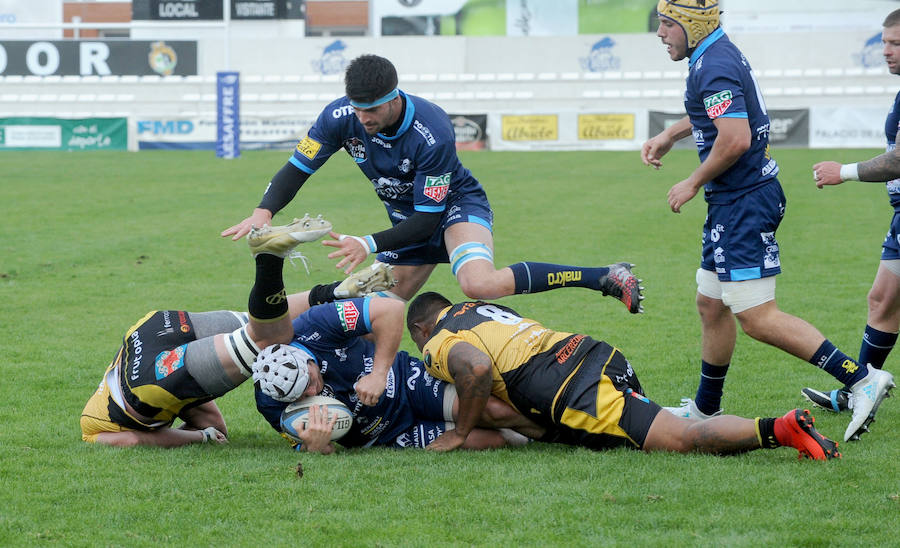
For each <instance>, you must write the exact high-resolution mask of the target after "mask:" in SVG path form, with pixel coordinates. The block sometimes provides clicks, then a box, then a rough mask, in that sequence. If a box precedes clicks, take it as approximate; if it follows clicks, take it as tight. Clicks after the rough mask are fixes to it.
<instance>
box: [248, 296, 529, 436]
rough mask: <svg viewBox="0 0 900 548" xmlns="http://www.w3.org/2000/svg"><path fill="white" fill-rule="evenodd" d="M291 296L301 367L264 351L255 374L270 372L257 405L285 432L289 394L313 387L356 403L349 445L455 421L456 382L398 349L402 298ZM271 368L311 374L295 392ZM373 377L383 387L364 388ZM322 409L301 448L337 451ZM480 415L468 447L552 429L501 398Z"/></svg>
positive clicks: (420, 432)
mask: <svg viewBox="0 0 900 548" xmlns="http://www.w3.org/2000/svg"><path fill="white" fill-rule="evenodd" d="M289 301H290V308H291V315H292V316H296V318H295V319H294V321H293V328H294V337H293V340H292V341H291V342H290V345H292V346H293V347H294V349H291V351H292V352H294V353H295V354H296V355H297V356H299V357H300V359H299V360H293V359H292V360H290V364H293V363H294V362H295V361H300V362H302V365H301V367H300V371H299V372H298V371H293V370H291V371H281V370H279V368H281V367H284V365H285V362H286V360H285V357H284V356H283V355H282V354H280V353H274V354H269V355H268V356H267V357H265V359H263V358H264V356H262V355H261V356H260V359H259V360H257V361H256V362H254V364H253V369H254V375H253V376H254V380H262V382H259V383H257V386H256V405H257V409H258V410H259V412H260V413H261V414H262V415H263V416H264V417H265V418H266V420H267V421H268V422H269V424H271V425H272V427H273V428H274V429H275V430H276V431H278V432H281V425H280V418H281V414H282V412H283V411H284V409H285V408H286V407H287V406H288V405H289V401H284V400H295V399H299V398H301V397H303V396H313V395H323V396H329V397H332V398H336V399H338V400H340V401H341V402H342V403H343V404H344V405H346V406H347V407H348V408H349V409H350V410H351V412H352V414H353V417H354V421H353V427H352V428H351V430H350V432H348V433H347V434H345V435H344V436H343V437H342V438H340V440H338V443H339V444H340V445H342V446H344V447H393V448H402V447H417V448H423V447H426V446H427V445H428V444H430V443H431V442H432V441H434V440H435V439H437V438H438V437H439V436H440V435H441V434H443V433H444V432H446V431H447V430H448V429H452V428H453V420H454V418H455V416H456V413H457V409H458V400H457V398H456V390H455V388H454V386H453V385H452V384H448V383H446V382H444V381H440V380H437V379H435V378H433V377H432V376H431V375H429V374H428V373H427V372H426V371H425V365H424V364H423V363H422V362H421V361H420V360H418V359H416V358H413V357H412V356H410V355H409V354H407V353H406V352H403V351H398V349H399V345H400V340H401V338H402V336H403V325H404V322H403V311H404V307H405V305H404V304H403V303H402V302H401V301H399V300H397V299H392V298H385V297H378V296H370V297H364V298H354V299H348V300H342V301H337V302H333V303H327V304H319V305H316V306H313V307H311V308H310V307H309V304H308V303H309V292H306V293H300V294H296V295H291V296H289ZM301 312H302V313H301ZM288 367H290V368H291V369H293V367H294V366H293V365H288ZM267 375H268V376H270V378H286V377H287V376H288V375H290V376H291V377H293V376H299V377H301V378H303V377H304V376H305V377H306V378H307V379H308V380H307V381H306V382H305V383H302V384H300V385H299V386H296V385H294V390H293V392H288V393H286V394H279V393H278V392H277V391H276V390H274V389H273V388H272V386H273V385H272V384H269V383H268V382H266V380H265V378H266V376H267ZM367 381H372V383H373V384H372V386H377V387H382V391H378V392H377V394H376V393H375V392H374V391H363V390H361V389H360V385H361V384H363V383H365V382H367ZM276 398H277V399H276ZM319 413H320V411H319V410H317V409H316V408H315V407H313V408H312V409H311V410H310V421H309V427H308V428H307V429H305V430H304V431H302V432H300V433H299V435H300V439H301V440H302V443H301V444H298V445H295V448H297V449H298V450H303V451H310V452H316V453H323V454H329V453H332V452H333V451H334V445H333V444H332V443H330V434H331V429H332V426H333V421H332V423H331V424H329V423H328V422H327V421H325V420H324V416H323V415H319ZM477 422H478V424H479V425H481V426H483V427H485V428H475V429H474V431H473V433H472V435H471V436H470V438H469V439H468V440H467V443H466V444H465V445H464V447H465V448H468V449H487V448H495V447H501V446H504V445H508V444H510V443H524V442H525V441H527V439H526V437H525V436H528V437H541V436H542V435H543V434H544V430H543V428H541V427H539V426H537V425H536V424H534V423H532V422H531V421H530V420H528V419H526V418H525V417H524V416H522V415H521V414H519V413H517V412H516V411H515V410H514V409H513V408H512V407H510V406H509V405H507V404H505V403H503V402H502V401H500V400H499V399H496V398H493V399H492V400H491V401H490V402H487V405H486V406H485V408H484V409H483V412H482V413H481V414H480V417H479V418H478V421H477ZM498 428H512V429H515V430H516V431H518V432H521V433H522V434H524V435H517V434H515V433H513V432H509V431H507V430H503V431H501V430H497V429H498Z"/></svg>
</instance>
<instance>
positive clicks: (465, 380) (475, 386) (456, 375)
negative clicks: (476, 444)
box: [428, 342, 494, 451]
mask: <svg viewBox="0 0 900 548" xmlns="http://www.w3.org/2000/svg"><path fill="white" fill-rule="evenodd" d="M447 366H448V369H449V371H450V374H451V375H452V376H453V383H454V384H455V385H456V393H457V396H458V397H459V414H458V416H457V419H456V429H455V430H448V431H447V432H444V433H443V434H442V435H441V436H440V437H438V438H437V439H436V440H434V441H433V442H432V443H431V444H430V445H429V446H428V449H429V450H430V451H452V450H453V449H456V448H458V447H460V446H462V444H463V443H465V441H466V437H467V436H468V435H469V432H471V431H472V429H473V428H475V425H476V423H477V422H478V420H479V418H480V417H481V415H482V413H483V412H484V408H485V406H486V405H487V401H488V398H489V397H490V396H491V388H492V387H493V378H492V375H491V372H492V371H493V368H494V365H493V363H492V362H491V358H490V357H489V356H488V355H487V354H485V353H484V352H482V351H480V350H478V349H477V348H475V347H474V346H472V345H471V344H468V343H464V342H460V343H456V345H454V346H453V348H451V349H450V352H449V355H448V359H447Z"/></svg>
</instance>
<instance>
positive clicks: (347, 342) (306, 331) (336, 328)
mask: <svg viewBox="0 0 900 548" xmlns="http://www.w3.org/2000/svg"><path fill="white" fill-rule="evenodd" d="M369 300H370V298H368V297H365V298H359V299H349V300H346V301H336V302H333V303H326V304H320V305H317V306H314V307H312V308H310V309H309V310H308V311H307V312H305V313H304V314H301V315H300V316H299V317H298V318H297V319H295V320H294V340H293V342H292V343H291V344H294V345H296V346H299V347H301V348H304V349H306V350H307V351H308V352H310V353H311V354H312V355H313V356H314V357H315V359H316V362H317V363H318V365H319V370H320V371H321V372H322V379H323V381H324V383H325V387H324V389H323V390H322V393H321V394H322V395H323V396H330V397H332V398H335V399H338V400H340V401H341V402H342V403H343V404H344V405H346V406H347V407H348V408H349V409H350V411H351V412H352V413H353V417H354V421H353V427H352V428H351V430H350V432H348V433H347V434H346V435H345V436H344V437H343V438H341V439H340V441H339V443H340V444H341V445H344V446H345V447H356V446H367V445H372V444H373V443H375V442H377V441H378V440H379V438H380V439H381V440H385V441H386V442H389V441H391V440H393V439H394V438H395V437H397V436H399V435H400V434H401V433H402V432H403V431H405V430H406V429H408V428H409V427H411V426H412V425H413V424H414V423H415V418H414V416H413V413H412V410H411V407H410V405H409V403H408V401H407V392H406V383H407V379H408V378H409V377H410V376H411V375H420V374H423V373H424V371H425V366H424V364H422V363H421V362H420V361H418V360H416V359H414V358H412V357H410V356H409V355H408V354H407V353H406V352H398V353H397V356H396V358H394V363H393V364H392V366H391V369H390V371H389V372H388V377H387V387H386V388H385V391H384V394H382V396H381V399H380V400H379V401H378V404H377V405H375V406H373V407H368V406H366V405H363V404H362V403H360V401H359V399H358V397H357V395H356V391H355V389H354V387H353V386H354V385H355V384H356V382H357V381H358V380H359V379H360V378H362V377H363V376H364V375H366V374H367V373H370V372H371V371H372V364H373V362H374V356H375V343H373V342H371V341H369V340H366V339H363V338H362V335H365V334H367V333H370V332H371V328H372V325H371V320H370V316H369V306H368V305H369ZM256 399H257V407H258V409H259V410H260V412H261V413H262V414H263V415H264V416H265V417H266V420H268V421H269V423H270V424H271V425H272V426H273V427H274V428H275V429H276V430H279V431H280V428H279V419H280V417H281V412H282V411H284V408H285V407H287V406H288V404H287V403H283V402H278V401H276V400H274V399H272V398H269V397H267V396H266V395H265V394H262V393H261V392H260V391H259V390H257V394H256ZM260 402H264V403H263V405H260Z"/></svg>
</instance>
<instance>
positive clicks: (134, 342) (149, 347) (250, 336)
mask: <svg viewBox="0 0 900 548" xmlns="http://www.w3.org/2000/svg"><path fill="white" fill-rule="evenodd" d="M330 229H331V223H329V222H327V221H324V220H322V219H321V218H317V219H311V218H309V217H308V216H307V217H304V218H303V219H299V220H295V221H294V222H293V223H291V224H289V225H286V226H283V227H276V228H272V227H263V228H262V229H254V230H253V231H251V233H250V235H249V237H248V240H247V241H248V243H249V245H250V250H251V252H252V254H253V256H254V260H255V262H256V280H255V283H254V285H253V288H252V289H251V290H250V297H249V309H248V310H249V314H245V313H240V312H229V311H217V312H200V313H193V312H185V311H180V310H164V311H153V312H149V313H148V314H147V315H145V316H144V317H143V318H141V319H140V320H138V322H137V323H136V324H135V325H134V326H132V327H131V328H130V329H129V330H128V331H127V332H126V333H125V337H124V340H123V342H122V346H121V348H120V349H119V352H118V353H117V354H116V357H115V359H114V360H113V362H112V363H111V364H110V365H109V367H108V368H107V370H106V373H105V374H104V375H103V380H102V381H101V382H100V386H99V388H98V389H97V390H96V392H94V394H93V396H91V398H90V399H89V400H88V402H87V405H86V406H85V408H84V411H82V413H81V432H82V439H84V440H85V441H88V442H99V443H103V444H107V445H116V446H133V445H155V446H161V447H175V446H180V445H186V444H189V443H206V442H208V441H214V442H217V443H225V442H226V435H227V430H226V428H225V420H224V418H223V417H222V414H221V413H220V412H219V409H218V407H217V406H216V404H215V402H214V401H213V400H214V399H215V398H217V397H219V396H221V395H223V394H225V393H226V392H228V391H230V390H232V389H234V388H235V387H237V386H238V385H239V384H241V383H242V382H244V381H245V380H246V379H247V378H248V377H249V376H250V375H251V369H250V367H251V364H252V363H253V361H254V359H255V358H256V355H257V354H259V352H260V349H261V348H264V347H266V346H269V345H272V344H276V343H287V342H290V340H291V338H292V337H293V329H292V328H291V320H290V316H289V315H288V301H287V298H286V297H285V291H284V282H283V280H282V267H283V265H284V257H285V256H287V255H288V254H289V253H291V251H292V250H293V248H294V247H295V246H296V245H298V244H299V243H301V242H309V241H313V240H316V239H318V238H320V237H322V236H323V235H325V234H326V233H327V232H328V231H329V230H330ZM176 418H180V419H181V420H183V421H184V424H183V425H181V427H180V428H173V427H172V425H173V423H174V421H175V419H176Z"/></svg>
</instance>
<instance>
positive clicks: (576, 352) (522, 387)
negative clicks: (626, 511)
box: [406, 292, 840, 460]
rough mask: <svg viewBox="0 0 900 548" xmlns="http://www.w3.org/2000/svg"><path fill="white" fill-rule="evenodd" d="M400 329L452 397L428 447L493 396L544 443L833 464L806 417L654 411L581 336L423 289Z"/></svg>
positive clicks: (443, 446)
mask: <svg viewBox="0 0 900 548" xmlns="http://www.w3.org/2000/svg"><path fill="white" fill-rule="evenodd" d="M406 323H407V327H408V328H409V333H410V335H411V336H412V339H413V341H414V342H415V343H416V346H418V347H419V350H421V351H423V352H424V354H423V356H424V362H425V366H426V367H427V369H428V372H429V373H431V374H432V375H433V376H434V377H435V378H438V379H442V380H445V381H448V382H453V383H455V384H456V389H457V392H458V398H459V415H458V418H457V421H456V426H455V428H454V429H453V430H449V431H447V432H445V433H444V434H443V435H442V436H441V437H440V438H438V439H437V440H435V441H434V442H433V443H432V444H431V445H430V446H429V449H431V450H435V451H450V450H453V449H455V448H457V447H459V446H461V445H462V444H463V443H465V441H466V439H467V438H468V436H469V431H470V429H471V428H472V427H473V425H474V424H475V423H476V421H477V419H478V417H479V416H480V414H481V413H482V409H483V408H484V405H485V403H486V402H487V401H488V399H489V398H490V397H491V396H492V395H493V396H496V397H498V398H500V399H502V400H503V401H505V402H507V403H509V404H510V405H512V406H513V407H515V408H516V409H517V410H519V412H521V413H522V414H523V415H524V416H526V417H528V418H529V419H531V420H532V421H534V422H535V423H537V424H539V425H541V426H543V427H544V428H546V429H547V431H548V433H547V435H546V436H545V438H544V439H545V440H546V441H554V442H558V443H565V444H569V445H580V446H584V447H588V448H591V449H598V450H599V449H608V448H613V447H620V446H625V447H631V448H634V449H642V450H644V451H647V452H649V451H676V452H680V453H688V452H694V451H695V452H701V453H714V454H732V453H741V452H744V451H751V450H754V449H760V448H765V449H770V448H775V447H780V446H790V447H794V448H796V449H797V450H799V451H800V456H801V457H803V456H806V457H808V458H811V459H817V460H825V459H831V458H838V457H840V453H839V452H838V450H837V448H838V444H837V443H836V442H834V441H832V440H830V439H828V438H825V437H823V436H822V435H820V434H819V433H818V432H816V429H815V428H814V427H813V421H814V419H813V417H811V416H810V415H809V411H806V410H803V411H801V410H799V409H795V410H793V411H790V412H788V413H787V414H785V415H784V416H783V417H781V418H757V419H755V420H753V419H745V418H741V417H736V416H733V415H722V416H717V417H713V418H711V419H708V420H705V421H701V420H692V419H686V418H681V417H676V416H675V415H673V414H671V413H666V412H661V411H662V408H661V407H660V406H659V405H657V404H656V403H654V402H653V401H651V400H649V399H648V398H647V397H645V396H644V395H643V389H642V388H641V384H640V382H638V379H637V376H636V375H635V372H634V370H633V369H632V367H631V364H630V363H628V360H626V359H625V356H623V355H622V353H621V352H619V350H618V349H616V348H614V347H613V346H610V345H609V344H607V343H605V342H602V341H596V340H594V339H592V338H590V337H588V336H585V335H579V334H573V333H562V332H557V331H551V330H550V329H547V328H545V327H544V326H542V325H541V324H539V323H538V322H536V321H534V320H531V319H528V318H523V317H521V316H519V315H518V314H517V313H516V312H515V311H513V310H512V309H510V308H507V307H504V306H500V305H496V304H490V303H486V302H482V301H478V302H465V303H460V304H456V305H453V304H451V302H450V301H449V300H447V299H446V298H445V297H443V296H442V295H439V294H438V293H433V292H428V293H423V294H421V295H419V296H418V297H416V298H415V299H414V300H413V301H412V303H410V306H409V310H408V311H407V319H406Z"/></svg>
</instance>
